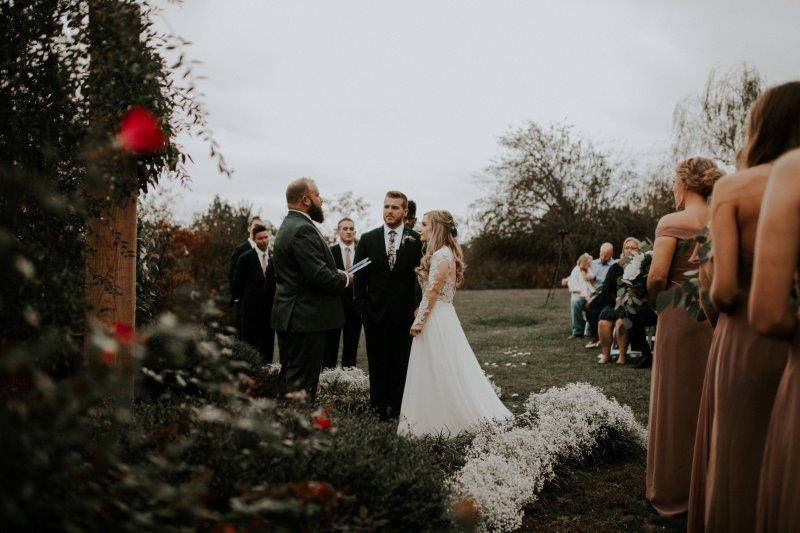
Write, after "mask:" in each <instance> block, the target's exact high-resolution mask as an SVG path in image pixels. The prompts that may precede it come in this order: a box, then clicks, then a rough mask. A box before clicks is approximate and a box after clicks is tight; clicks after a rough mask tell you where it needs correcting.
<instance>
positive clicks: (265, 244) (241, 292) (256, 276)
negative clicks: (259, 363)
mask: <svg viewBox="0 0 800 533" xmlns="http://www.w3.org/2000/svg"><path fill="white" fill-rule="evenodd" d="M252 238H253V242H255V243H256V247H255V248H251V249H250V250H248V251H246V252H245V253H243V254H242V255H241V257H239V260H238V261H237V262H236V270H235V272H234V275H233V284H232V292H233V297H234V298H235V299H236V300H238V301H239V302H240V306H241V317H242V330H241V332H242V333H241V334H242V339H243V340H244V341H245V342H247V343H248V344H250V345H252V346H253V347H254V348H255V349H257V350H258V352H259V353H260V354H261V357H262V359H263V361H264V363H265V364H268V363H272V359H273V351H274V345H275V340H274V339H275V332H274V331H273V329H272V325H271V322H272V302H273V300H274V299H275V269H274V268H273V265H272V260H271V258H270V257H269V250H268V248H269V232H268V231H267V228H266V227H265V226H262V225H261V224H256V225H255V226H254V227H253V233H252Z"/></svg>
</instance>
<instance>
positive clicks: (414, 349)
mask: <svg viewBox="0 0 800 533" xmlns="http://www.w3.org/2000/svg"><path fill="white" fill-rule="evenodd" d="M420 286H422V287H423V288H424V290H425V292H424V294H423V298H422V302H421V303H420V306H419V312H418V313H417V318H416V320H415V321H414V323H415V324H422V325H423V329H422V333H420V334H419V335H417V336H416V337H414V341H413V343H412V344H411V357H410V359H409V363H408V373H407V374H406V386H405V391H404V392H403V403H402V406H401V408H400V424H399V426H398V428H397V432H398V433H399V434H400V435H414V436H424V435H444V436H455V435H457V434H459V433H461V432H463V431H465V430H468V429H470V428H473V427H475V426H476V425H479V424H483V423H487V422H491V421H500V420H505V419H510V418H513V415H512V414H511V412H510V411H509V410H508V409H506V407H505V406H504V405H503V403H502V402H501V401H500V398H498V397H497V395H496V394H495V392H494V390H493V389H492V385H491V383H490V382H489V380H488V379H487V378H486V376H485V375H484V373H483V370H482V369H481V367H480V364H479V363H478V360H477V359H476V358H475V353H474V352H473V351H472V348H471V347H470V345H469V342H468V341H467V337H466V335H464V330H463V329H461V322H460V321H459V320H458V315H457V314H456V310H455V308H454V307H453V296H454V295H455V292H456V274H455V261H454V259H453V252H452V251H451V250H450V248H448V247H446V246H445V247H442V248H439V249H438V250H436V251H435V252H434V253H433V255H432V256H431V265H430V271H429V273H428V276H427V280H426V279H423V278H421V279H420Z"/></svg>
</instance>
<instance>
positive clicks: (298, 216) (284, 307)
mask: <svg viewBox="0 0 800 533" xmlns="http://www.w3.org/2000/svg"><path fill="white" fill-rule="evenodd" d="M273 258H274V261H275V279H276V282H277V290H276V292H275V304H274V305H273V307H272V327H273V328H274V329H275V330H276V331H291V332H314V331H326V330H331V329H336V328H339V327H341V326H342V325H343V324H344V311H343V309H342V299H341V294H340V293H341V291H342V290H343V289H344V288H345V285H346V284H347V277H346V276H345V275H344V274H342V273H341V272H338V271H337V269H336V261H335V260H334V258H333V254H332V253H331V250H330V248H328V245H327V243H325V241H324V240H323V238H322V235H320V233H319V231H317V228H316V226H314V223H313V222H311V220H310V219H308V218H306V217H305V216H304V215H303V214H302V213H299V212H296V211H289V214H288V215H286V218H285V219H283V223H282V224H281V227H280V229H279V230H278V235H277V236H276V237H275V247H274V249H273Z"/></svg>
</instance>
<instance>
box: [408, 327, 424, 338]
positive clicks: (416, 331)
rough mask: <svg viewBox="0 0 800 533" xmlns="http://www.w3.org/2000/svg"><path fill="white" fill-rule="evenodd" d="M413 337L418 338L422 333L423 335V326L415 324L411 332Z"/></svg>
mask: <svg viewBox="0 0 800 533" xmlns="http://www.w3.org/2000/svg"><path fill="white" fill-rule="evenodd" d="M409 333H410V334H411V336H412V337H416V336H417V335H419V334H420V333H422V324H414V325H413V326H411V331H409Z"/></svg>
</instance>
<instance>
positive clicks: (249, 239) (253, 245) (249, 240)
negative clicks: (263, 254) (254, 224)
mask: <svg viewBox="0 0 800 533" xmlns="http://www.w3.org/2000/svg"><path fill="white" fill-rule="evenodd" d="M247 242H249V243H250V247H251V248H258V246H257V245H256V241H254V240H253V239H251V238H250V237H248V238H247Z"/></svg>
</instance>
